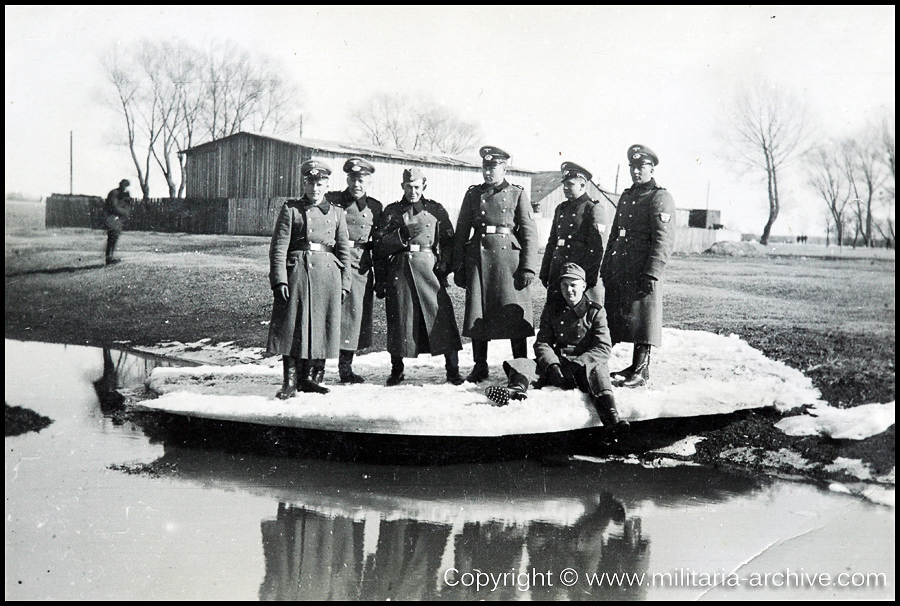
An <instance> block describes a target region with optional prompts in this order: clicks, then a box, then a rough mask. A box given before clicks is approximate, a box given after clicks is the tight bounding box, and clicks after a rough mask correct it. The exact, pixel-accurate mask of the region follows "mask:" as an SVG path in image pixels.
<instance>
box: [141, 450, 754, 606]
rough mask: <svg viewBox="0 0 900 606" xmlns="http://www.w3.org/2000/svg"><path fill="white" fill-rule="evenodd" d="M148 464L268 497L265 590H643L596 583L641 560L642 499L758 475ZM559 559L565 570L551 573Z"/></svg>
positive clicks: (701, 492)
mask: <svg viewBox="0 0 900 606" xmlns="http://www.w3.org/2000/svg"><path fill="white" fill-rule="evenodd" d="M158 463H159V464H160V465H164V466H166V467H167V468H171V469H177V470H178V473H177V475H178V477H179V478H180V479H182V480H186V481H189V482H192V483H199V484H201V485H203V486H207V487H217V488H228V489H229V490H239V491H244V492H248V493H251V494H254V495H257V496H268V497H270V498H272V499H273V502H275V501H277V507H276V508H275V514H274V517H268V518H265V519H263V520H261V521H260V530H261V535H262V549H263V556H264V561H265V574H264V577H263V579H262V582H261V584H260V588H259V597H260V598H261V599H267V600H268V599H273V600H301V599H302V600H311V599H322V600H334V599H352V600H360V599H361V600H438V599H439V600H473V599H475V600H477V599H488V600H505V599H523V598H531V599H554V600H559V599H565V600H597V599H643V598H645V597H646V590H645V589H644V588H642V587H639V586H633V587H631V586H628V585H627V584H609V583H604V584H600V583H598V582H597V580H598V579H600V578H601V577H602V575H604V574H606V575H613V574H619V575H621V574H623V573H624V574H640V573H643V572H646V571H647V569H648V565H649V561H650V544H651V537H648V536H645V535H644V534H643V532H642V513H641V511H642V510H643V509H646V508H647V507H651V508H653V509H655V508H659V507H664V508H679V507H685V506H688V505H691V506H696V505H708V504H710V503H716V502H721V501H725V500H728V499H731V498H733V497H734V496H735V495H740V494H746V493H750V492H754V491H757V490H759V489H760V488H761V487H762V486H763V484H764V483H763V482H760V481H759V480H757V479H752V478H749V477H747V476H745V475H739V474H730V473H725V472H719V471H713V470H709V469H702V470H701V469H698V468H674V469H652V470H651V469H644V468H642V467H639V466H635V465H625V464H607V465H603V466H597V465H590V464H586V463H584V464H582V463H578V462H573V463H572V464H570V465H564V466H553V467H545V466H541V465H539V464H536V463H533V462H528V461H517V462H505V463H496V464H485V465H458V466H446V467H429V468H421V467H392V466H374V465H360V464H350V463H333V462H328V461H319V460H302V461H301V460H284V459H280V458H273V457H250V456H233V457H221V456H219V457H215V456H213V455H212V454H211V453H208V452H203V451H199V450H191V449H180V448H174V447H166V454H165V456H164V457H162V458H161V459H160V460H159V461H158ZM565 570H573V571H576V572H577V573H578V575H579V578H578V580H577V581H575V582H570V583H568V584H566V583H563V582H562V581H563V579H562V578H561V576H560V575H562V574H563V572H564V571H565ZM476 575H480V576H476ZM523 575H524V576H523ZM479 578H480V579H481V584H482V585H483V584H484V583H485V582H488V583H489V587H487V588H486V587H484V586H481V587H478V586H477V584H478V579H479ZM591 579H593V581H591Z"/></svg>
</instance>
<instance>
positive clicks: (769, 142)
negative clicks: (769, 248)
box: [725, 82, 809, 244]
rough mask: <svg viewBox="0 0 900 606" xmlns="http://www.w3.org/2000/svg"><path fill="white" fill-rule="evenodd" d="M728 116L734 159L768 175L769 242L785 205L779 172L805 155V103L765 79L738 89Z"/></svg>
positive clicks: (764, 236)
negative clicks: (779, 189)
mask: <svg viewBox="0 0 900 606" xmlns="http://www.w3.org/2000/svg"><path fill="white" fill-rule="evenodd" d="M725 119H726V122H727V125H728V129H727V133H726V134H725V138H726V141H727V142H728V143H729V144H730V146H731V149H732V150H733V152H734V154H733V160H734V161H735V162H736V163H737V164H738V165H740V166H742V167H745V168H749V169H751V170H762V171H764V172H765V174H766V182H767V192H768V197H769V218H768V220H767V221H766V225H765V227H764V228H763V233H762V237H760V239H759V241H760V244H767V243H768V241H769V234H770V232H771V231H772V225H773V224H774V223H775V219H777V218H778V212H779V210H780V208H781V204H782V200H781V198H780V196H779V191H778V178H779V175H780V171H781V170H782V169H783V168H784V167H785V166H786V165H787V164H788V163H789V162H790V161H791V160H792V159H793V158H795V157H796V156H797V155H800V154H802V151H803V150H802V147H803V143H804V141H805V139H806V137H807V131H808V129H809V126H808V123H807V117H806V106H805V104H803V103H801V102H800V101H799V100H797V99H795V98H793V97H791V96H790V95H788V94H787V93H784V92H782V91H780V90H778V89H776V88H775V87H773V86H771V85H769V84H768V83H765V82H762V83H759V84H757V85H755V86H752V87H748V88H744V89H741V90H739V91H738V92H737V94H736V95H735V97H734V100H733V102H732V104H731V106H730V107H729V108H728V109H727V110H726V112H725Z"/></svg>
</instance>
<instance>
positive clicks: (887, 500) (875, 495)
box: [828, 482, 895, 508]
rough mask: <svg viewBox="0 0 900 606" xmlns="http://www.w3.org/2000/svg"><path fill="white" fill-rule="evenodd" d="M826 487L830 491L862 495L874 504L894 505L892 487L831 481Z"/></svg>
mask: <svg viewBox="0 0 900 606" xmlns="http://www.w3.org/2000/svg"><path fill="white" fill-rule="evenodd" d="M828 489H829V490H831V491H832V492H841V493H844V494H850V495H855V496H858V497H862V498H864V499H866V500H868V501H871V502H872V503H875V504H876V505H884V506H886V507H891V508H893V507H894V506H895V499H894V489H893V488H886V487H884V486H873V485H871V484H843V483H840V482H832V483H831V484H830V485H829V486H828Z"/></svg>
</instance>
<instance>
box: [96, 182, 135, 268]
mask: <svg viewBox="0 0 900 606" xmlns="http://www.w3.org/2000/svg"><path fill="white" fill-rule="evenodd" d="M129 185H131V182H130V181H129V180H128V179H122V180H121V181H119V187H117V188H116V189H114V190H112V191H110V192H109V193H108V194H107V195H106V203H105V204H104V205H103V214H104V218H103V224H104V225H105V226H106V264H107V265H112V264H114V263H118V262H119V261H121V259H119V258H117V257H116V256H115V253H116V244H117V243H118V242H119V236H121V235H122V229H123V227H124V222H125V219H127V218H128V216H129V215H130V214H131V195H130V194H129V193H128V186H129Z"/></svg>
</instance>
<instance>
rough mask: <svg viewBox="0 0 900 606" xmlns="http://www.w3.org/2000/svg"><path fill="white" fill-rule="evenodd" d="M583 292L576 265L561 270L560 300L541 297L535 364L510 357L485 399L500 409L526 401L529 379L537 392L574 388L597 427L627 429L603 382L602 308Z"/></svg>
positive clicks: (605, 337)
mask: <svg viewBox="0 0 900 606" xmlns="http://www.w3.org/2000/svg"><path fill="white" fill-rule="evenodd" d="M586 288H587V281H586V279H585V273H584V270H583V269H582V268H581V266H579V265H576V264H575V263H566V264H565V265H563V267H562V270H561V272H560V278H559V289H560V293H561V294H562V297H547V304H546V305H545V306H544V311H543V313H542V314H541V324H540V330H539V331H538V335H537V340H536V341H535V344H534V353H535V355H536V356H537V359H536V360H531V359H528V358H514V359H512V360H508V361H506V362H504V363H503V370H504V371H505V372H506V376H507V377H508V379H509V382H508V383H507V386H506V387H489V388H488V389H487V392H486V394H487V397H488V398H489V399H491V400H492V401H493V402H495V403H497V404H500V405H501V406H502V405H505V404H507V403H508V402H509V400H510V399H513V400H522V399H524V398H526V397H527V394H526V391H527V390H528V386H529V385H530V384H531V381H532V380H536V381H537V383H536V385H535V387H536V388H538V389H539V388H541V387H543V386H546V385H552V386H554V387H559V388H561V389H579V390H581V391H583V392H584V393H586V394H588V395H590V396H591V402H593V404H594V406H595V407H596V409H597V414H598V415H600V420H601V421H602V422H603V425H604V426H606V427H609V428H611V429H612V430H613V431H614V432H615V434H619V433H622V432H623V431H625V430H627V429H628V421H623V420H621V419H619V412H618V411H617V410H616V402H615V398H614V397H613V393H612V382H611V381H610V378H609V353H610V351H611V350H612V341H611V340H610V337H609V327H608V326H607V325H606V311H605V310H604V309H603V305H601V304H600V303H597V302H595V301H592V300H591V299H589V298H587V297H585V296H584V292H585V289H586Z"/></svg>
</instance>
